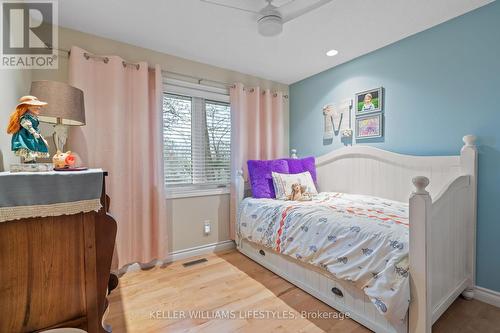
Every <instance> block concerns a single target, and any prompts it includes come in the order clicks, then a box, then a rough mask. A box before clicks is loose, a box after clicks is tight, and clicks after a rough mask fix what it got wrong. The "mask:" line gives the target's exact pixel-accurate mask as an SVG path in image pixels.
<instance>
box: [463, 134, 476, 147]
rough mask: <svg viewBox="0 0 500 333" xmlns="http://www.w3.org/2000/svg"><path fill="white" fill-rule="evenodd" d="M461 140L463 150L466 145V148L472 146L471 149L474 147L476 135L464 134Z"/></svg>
mask: <svg viewBox="0 0 500 333" xmlns="http://www.w3.org/2000/svg"><path fill="white" fill-rule="evenodd" d="M462 140H463V142H464V143H465V145H464V146H463V147H462V150H464V149H465V148H466V147H467V148H473V149H476V140H477V138H476V136H475V135H470V134H469V135H465V136H464V137H463V138H462Z"/></svg>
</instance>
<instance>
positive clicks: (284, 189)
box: [272, 171, 318, 200]
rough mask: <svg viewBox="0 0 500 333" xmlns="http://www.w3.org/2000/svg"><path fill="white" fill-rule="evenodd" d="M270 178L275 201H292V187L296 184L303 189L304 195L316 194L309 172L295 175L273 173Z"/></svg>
mask: <svg viewBox="0 0 500 333" xmlns="http://www.w3.org/2000/svg"><path fill="white" fill-rule="evenodd" d="M272 177H273V184H274V191H275V193H276V199H281V200H288V199H293V197H292V192H293V185H297V184H299V185H300V186H301V187H302V188H303V189H304V193H305V194H308V195H315V194H318V191H317V190H316V186H314V181H313V179H312V176H311V173H310V172H309V171H306V172H302V173H296V174H284V173H278V172H273V173H272Z"/></svg>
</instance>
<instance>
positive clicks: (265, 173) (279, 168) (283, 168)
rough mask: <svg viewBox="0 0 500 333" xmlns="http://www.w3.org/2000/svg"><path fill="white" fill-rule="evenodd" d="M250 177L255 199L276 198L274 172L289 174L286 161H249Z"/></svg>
mask: <svg viewBox="0 0 500 333" xmlns="http://www.w3.org/2000/svg"><path fill="white" fill-rule="evenodd" d="M247 165H248V176H249V177H250V184H251V186H252V196H253V197H254V198H272V199H274V198H276V193H275V192H274V185H273V177H272V174H271V173H272V172H279V173H288V163H287V161H285V160H269V161H263V160H248V161H247Z"/></svg>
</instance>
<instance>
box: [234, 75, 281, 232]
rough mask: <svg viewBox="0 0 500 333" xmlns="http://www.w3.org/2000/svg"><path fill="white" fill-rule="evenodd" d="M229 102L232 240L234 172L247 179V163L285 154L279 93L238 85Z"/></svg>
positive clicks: (236, 204)
mask: <svg viewBox="0 0 500 333" xmlns="http://www.w3.org/2000/svg"><path fill="white" fill-rule="evenodd" d="M230 100H231V115H232V119H231V123H232V129H231V135H232V137H231V144H232V146H231V173H232V180H231V203H230V207H231V222H230V229H229V231H230V235H231V238H232V239H234V237H235V225H236V213H237V211H238V202H237V196H236V192H235V186H234V182H235V179H236V175H237V171H238V170H243V174H244V178H245V180H247V179H248V171H247V163H246V162H247V160H249V159H261V160H267V159H274V158H278V157H282V156H283V155H284V154H285V151H284V149H285V145H284V118H283V93H282V92H271V91H270V90H268V89H267V90H263V89H260V88H258V87H257V88H245V87H244V86H243V85H242V84H241V83H237V84H235V85H234V86H233V87H232V88H231V90H230Z"/></svg>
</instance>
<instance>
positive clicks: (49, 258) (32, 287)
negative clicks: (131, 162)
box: [0, 173, 117, 333]
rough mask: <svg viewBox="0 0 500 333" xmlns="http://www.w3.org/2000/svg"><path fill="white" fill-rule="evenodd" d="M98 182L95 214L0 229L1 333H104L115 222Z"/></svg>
mask: <svg viewBox="0 0 500 333" xmlns="http://www.w3.org/2000/svg"><path fill="white" fill-rule="evenodd" d="M104 175H106V173H104ZM104 179H105V177H103V185H102V194H101V204H102V206H103V208H102V209H101V210H100V211H99V212H95V211H91V212H88V213H78V214H74V215H61V216H55V217H44V218H26V219H21V220H15V221H7V222H2V223H0V332H1V333H11V332H12V333H18V332H37V331H40V330H45V329H49V328H58V327H75V328H81V329H83V330H86V331H88V332H89V333H98V332H99V333H100V332H105V329H104V328H103V327H102V318H103V315H104V313H105V311H106V308H107V300H106V295H107V289H108V283H110V267H111V260H112V257H113V249H114V244H115V237H116V222H115V220H114V219H113V218H112V217H111V216H110V215H109V214H107V207H108V204H109V200H107V197H106V190H105V182H104ZM112 281H113V283H114V285H115V286H116V281H117V280H116V277H114V276H112Z"/></svg>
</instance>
